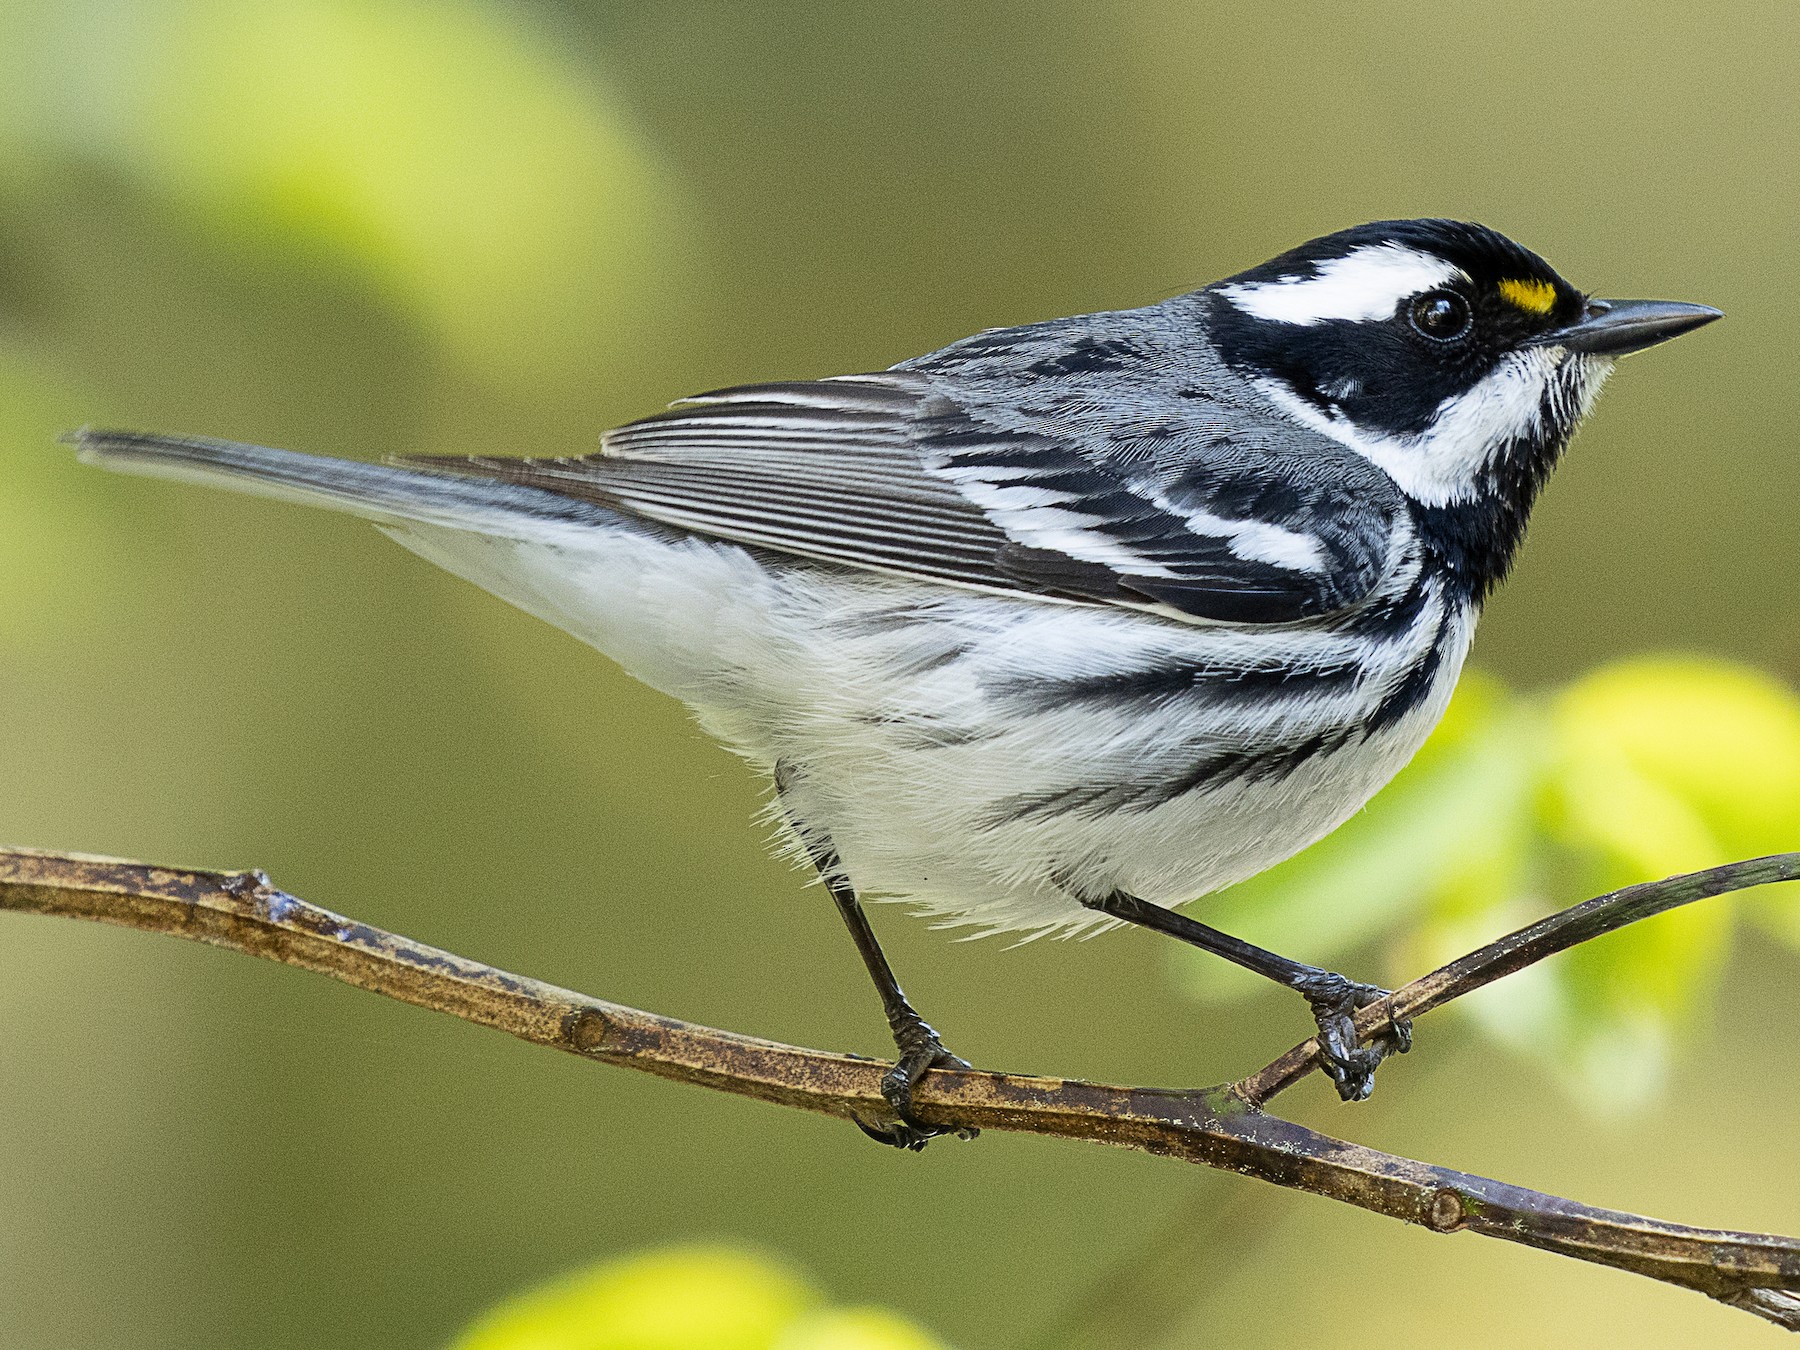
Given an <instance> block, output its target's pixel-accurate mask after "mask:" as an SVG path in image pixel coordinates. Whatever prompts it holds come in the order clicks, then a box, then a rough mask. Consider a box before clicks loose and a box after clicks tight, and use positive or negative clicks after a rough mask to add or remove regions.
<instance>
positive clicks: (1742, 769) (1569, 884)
mask: <svg viewBox="0 0 1800 1350" xmlns="http://www.w3.org/2000/svg"><path fill="white" fill-rule="evenodd" d="M1797 840H1800V698H1797V697H1796V696H1795V694H1794V692H1793V690H1791V689H1790V688H1788V687H1787V686H1785V685H1784V684H1782V683H1781V682H1780V681H1778V680H1776V679H1773V678H1772V677H1770V676H1769V675H1767V674H1764V673H1762V672H1760V671H1756V670H1754V669H1751V668H1749V667H1745V666H1740V665H1734V664H1730V663H1727V662H1723V661H1718V660H1712V659H1706V658H1701V657H1645V658H1638V659H1634V660H1629V661H1621V662H1616V663H1613V664H1611V665H1608V666H1604V667H1602V668H1601V669H1599V670H1597V671H1595V672H1593V673H1592V674H1590V675H1587V676H1585V677H1583V678H1581V679H1579V680H1577V681H1575V682H1574V683H1572V684H1570V685H1568V686H1567V687H1565V688H1563V689H1560V690H1557V691H1556V692H1554V693H1553V694H1549V695H1527V694H1521V693H1518V692H1516V691H1514V690H1512V689H1510V688H1509V687H1507V686H1506V685H1505V684H1504V683H1503V682H1501V681H1500V680H1499V679H1497V678H1496V677H1494V676H1492V675H1487V674H1484V673H1482V672H1478V671H1476V672H1470V673H1469V674H1468V675H1466V676H1465V677H1464V679H1463V682H1462V684H1461V686H1460V687H1459V688H1458V690H1457V694H1456V697H1455V699H1454V700H1453V702H1452V704H1451V707H1450V711H1449V712H1448V714H1447V715H1446V716H1445V719H1444V722H1443V724H1442V725H1441V726H1440V727H1439V729H1438V731H1437V732H1436V733H1435V734H1434V735H1433V736H1432V738H1431V739H1430V741H1428V742H1427V743H1426V746H1425V748H1424V749H1423V750H1422V751H1421V752H1420V754H1419V755H1418V757H1417V758H1416V759H1415V760H1414V761H1413V762H1412V763H1411V764H1410V765H1408V766H1407V767H1406V768H1405V769H1403V770H1402V771H1401V772H1400V775H1399V776H1398V777H1397V778H1396V779H1395V780H1394V782H1393V783H1392V784H1391V785H1390V786H1389V787H1388V788H1387V789H1386V790H1384V791H1383V792H1381V793H1380V794H1378V795H1377V796H1376V798H1375V799H1374V800H1373V801H1372V802H1371V803H1370V805H1369V806H1368V807H1367V808H1366V809H1365V810H1364V811H1363V812H1362V813H1361V814H1360V815H1358V816H1357V817H1355V818H1353V819H1352V820H1351V821H1350V823H1348V824H1347V825H1345V826H1344V827H1343V828H1342V829H1340V830H1338V831H1337V832H1336V833H1335V834H1333V835H1332V836H1330V837H1329V838H1327V839H1326V840H1324V841H1323V842H1322V843H1320V844H1318V845H1317V846H1315V847H1314V848H1312V849H1309V850H1307V851H1306V852H1305V853H1303V854H1301V855H1299V856H1298V857H1297V858H1294V859H1292V860H1290V861H1289V862H1287V863H1284V864H1282V865H1281V866H1279V867H1276V868H1273V869H1271V870H1270V871H1268V872H1265V873H1263V874H1262V875H1261V876H1259V877H1256V878H1254V879H1253V880H1251V881H1248V882H1245V883H1243V884H1242V885H1240V886H1238V887H1235V888H1234V889H1233V890H1232V891H1230V892H1228V893H1227V894H1226V895H1224V896H1221V897H1220V898H1219V899H1218V900H1217V901H1216V902H1213V903H1212V904H1211V905H1210V906H1209V914H1210V917H1211V920H1212V921H1214V922H1216V923H1218V924H1219V925H1220V926H1223V927H1224V928H1226V929H1227V930H1228V931H1231V932H1235V933H1244V934H1256V935H1258V937H1259V940H1263V941H1267V942H1268V943H1269V944H1271V945H1273V946H1275V947H1277V948H1278V949H1280V950H1287V951H1294V950H1308V951H1311V952H1314V953H1320V954H1318V955H1315V956H1314V957H1313V958H1311V959H1314V960H1319V961H1324V962H1326V963H1331V962H1333V961H1338V962H1344V961H1348V960H1350V959H1351V958H1352V957H1353V956H1354V955H1355V954H1356V953H1357V952H1358V951H1359V950H1366V949H1367V948H1368V947H1369V945H1370V944H1371V943H1373V942H1375V941H1377V940H1379V939H1383V938H1385V939H1387V940H1388V946H1389V948H1390V950H1391V951H1392V953H1393V954H1394V957H1395V958H1396V959H1394V960H1392V961H1391V963H1390V964H1391V965H1392V967H1393V971H1394V978H1402V977H1403V975H1404V974H1410V973H1417V972H1420V971H1423V970H1428V969H1430V968H1432V967H1433V966H1436V965H1439V964H1441V963H1442V962H1445V961H1448V960H1451V959H1453V958H1455V957H1457V956H1460V955H1462V954H1463V953H1464V952H1467V951H1471V950H1473V949H1474V948H1476V947H1478V946H1480V945H1481V944H1482V943H1484V942H1487V941H1490V940H1492V939H1493V938H1495V937H1498V936H1500V934H1502V933H1504V932H1507V931H1509V930H1510V929H1513V928H1517V927H1521V926H1522V925H1524V924H1526V923H1529V922H1530V921H1532V920H1533V919H1536V918H1539V917H1541V916H1542V915H1543V914H1545V913H1546V912H1548V911H1549V910H1550V909H1552V908H1560V907H1562V906H1565V905H1570V904H1574V903H1575V902H1577V901H1578V900H1582V899H1585V898H1587V897H1588V896H1590V895H1598V894H1601V893H1602V892H1605V891H1610V890H1614V889H1616V888H1618V887H1620V886H1628V885H1631V884H1632V883H1634V882H1640V881H1652V880H1655V879H1657V878H1660V877H1665V876H1670V875H1672V874H1674V873H1677V872H1688V871H1694V870H1696V869H1698V868H1702V867H1712V866H1715V865H1717V864H1719V863H1722V862H1729V861H1731V860H1732V859H1735V858H1748V857H1756V856H1760V855H1762V854H1765V853H1776V852H1782V851H1785V850H1787V849H1790V848H1792V847H1793V845H1794V843H1795V841H1797ZM1797 916H1800V905H1797V904H1796V903H1795V899H1794V897H1793V896H1792V895H1791V894H1789V893H1787V892H1786V891H1785V889H1768V888H1765V889H1764V890H1763V891H1761V892H1757V893H1753V894H1749V895H1746V896H1744V897H1742V898H1741V899H1740V898H1738V897H1729V898H1726V899H1724V900H1723V901H1722V902H1721V903H1716V904H1714V903H1708V904H1704V905H1695V906H1690V907H1688V908H1686V909H1681V910H1677V911H1675V912H1673V913H1671V914H1667V915H1664V916H1662V917H1660V918H1657V919H1653V920H1649V921H1647V922H1645V923H1641V924H1636V925H1634V926H1632V927H1631V928H1628V929H1626V930H1624V931H1622V932H1619V933H1615V934H1612V935H1610V936H1608V937H1605V938H1602V939H1599V940H1597V941H1595V942H1591V943H1587V944H1585V945H1583V946H1582V947H1580V948H1577V949H1576V950H1575V951H1573V952H1571V953H1569V954H1567V955H1566V956H1563V957H1560V958H1558V959H1556V960H1554V961H1551V962H1548V963H1545V964H1543V965H1540V966H1536V967H1534V968H1532V969H1530V970H1528V971H1525V972H1522V973H1521V974H1519V975H1517V976H1514V977H1511V978H1510V979H1508V980H1507V981H1505V982H1504V983H1502V984H1500V985H1496V986H1491V987H1490V988H1488V989H1486V990H1483V991H1481V992H1479V993H1478V994H1476V995H1474V996H1472V997H1470V998H1467V999H1464V1000H1461V1001H1460V1002H1459V1003H1458V1005H1457V1006H1458V1007H1460V1008H1463V1009H1465V1010H1466V1011H1467V1012H1468V1013H1469V1014H1470V1015H1472V1016H1473V1017H1475V1018H1476V1020H1477V1021H1478V1022H1479V1023H1480V1024H1481V1025H1482V1026H1483V1027H1484V1028H1486V1029H1487V1030H1489V1031H1490V1032H1492V1033H1493V1034H1494V1035H1495V1036H1496V1037H1497V1038H1499V1039H1500V1040H1502V1041H1503V1042H1506V1043H1508V1044H1510V1045H1512V1046H1514V1047H1516V1048H1518V1049H1520V1050H1523V1051H1525V1052H1527V1053H1529V1054H1530V1055H1532V1056H1533V1057H1535V1058H1536V1059H1538V1060H1539V1061H1540V1062H1542V1063H1544V1064H1545V1065H1546V1066H1547V1067H1548V1068H1549V1069H1551V1070H1552V1072H1554V1073H1555V1074H1556V1075H1557V1076H1558V1077H1559V1078H1560V1079H1561V1080H1562V1082H1563V1083H1564V1084H1565V1085H1566V1086H1567V1087H1568V1088H1570V1089H1571V1090H1572V1091H1573V1092H1575V1093H1576V1094H1577V1095H1578V1096H1579V1097H1580V1098H1581V1099H1582V1100H1583V1101H1584V1102H1585V1103H1586V1104H1587V1105H1588V1106H1590V1107H1593V1108H1596V1109H1599V1110H1618V1109H1623V1108H1626V1107H1629V1106H1634V1105H1642V1104H1643V1102H1644V1101H1645V1100H1646V1099H1647V1098H1648V1097H1649V1096H1650V1095H1651V1094H1653V1093H1654V1092H1655V1091H1656V1090H1657V1089H1658V1088H1659V1087H1661V1086H1662V1084H1663V1082H1664V1080H1665V1079H1666V1076H1667V1071H1668V1067H1669V1055H1670V1053H1671V1048H1672V1042H1673V1040H1674V1039H1675V1037H1676V1036H1677V1035H1678V1034H1680V1033H1683V1032H1686V1031H1689V1030H1691V1028H1692V1023H1693V1020H1694V1018H1695V1017H1696V1016H1697V1015H1698V1014H1699V1013H1700V1012H1701V1011H1702V1010H1704V1009H1707V1008H1709V1007H1710V1005H1711V1002H1712V996H1713V994H1714V992H1715V990H1716V988H1717V985H1718V981H1719V979H1720V978H1721V975H1722V973H1723V971H1724V968H1725V962H1726V958H1727V957H1728V955H1729V952H1730V946H1731V941H1732V936H1733V933H1734V931H1735V930H1736V929H1737V927H1738V926H1739V925H1740V923H1744V922H1748V923H1752V924H1757V925H1759V926H1760V927H1761V928H1762V929H1763V930H1764V931H1765V932H1767V933H1769V934H1770V935H1772V936H1774V937H1775V938H1777V939H1778V940H1780V941H1784V942H1785V943H1786V944H1788V945H1789V946H1790V947H1795V948H1800V920H1797ZM1176 960H1177V963H1178V973H1179V976H1180V978H1181V979H1182V980H1183V981H1184V983H1186V985H1187V986H1188V987H1189V988H1190V989H1191V990H1192V991H1193V992H1194V993H1195V994H1196V995H1197V996H1198V997H1200V998H1201V999H1203V1000H1205V1001H1208V1002H1214V1003H1222V1002H1227V1001H1230V1000H1231V999H1232V998H1233V997H1234V996H1236V997H1241V996H1243V995H1244V994H1245V993H1246V992H1249V991H1250V990H1252V989H1253V988H1254V977H1247V976H1245V975H1244V974H1243V973H1241V972H1238V971H1236V970H1235V969H1233V968H1230V967H1222V965H1221V963H1220V962H1218V961H1216V960H1210V959H1201V958H1200V954H1199V953H1186V952H1182V953H1177V955H1176Z"/></svg>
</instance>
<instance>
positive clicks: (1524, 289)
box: [1500, 277, 1556, 314]
mask: <svg viewBox="0 0 1800 1350" xmlns="http://www.w3.org/2000/svg"><path fill="white" fill-rule="evenodd" d="M1500 295H1501V298H1502V299H1504V300H1506V301H1508V302H1509V303H1511V304H1513V305H1516V306H1518V308H1520V309H1522V310H1524V311H1525V312H1526V313H1527V314H1548V313H1549V312H1550V311H1551V310H1552V309H1554V308H1556V287H1554V286H1552V285H1551V284H1550V283H1549V282H1547V281H1519V280H1514V279H1513V278H1511V277H1508V278H1507V279H1506V280H1505V281H1502V282H1501V283H1500Z"/></svg>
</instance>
